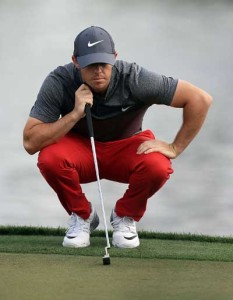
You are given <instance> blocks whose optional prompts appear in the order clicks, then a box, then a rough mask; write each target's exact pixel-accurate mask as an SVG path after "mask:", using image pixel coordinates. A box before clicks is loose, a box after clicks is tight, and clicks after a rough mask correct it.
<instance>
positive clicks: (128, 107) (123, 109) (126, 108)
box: [121, 105, 133, 112]
mask: <svg viewBox="0 0 233 300" xmlns="http://www.w3.org/2000/svg"><path fill="white" fill-rule="evenodd" d="M131 107H133V105H130V106H127V107H122V108H121V110H122V111H123V112H124V111H127V110H128V109H130V108H131Z"/></svg>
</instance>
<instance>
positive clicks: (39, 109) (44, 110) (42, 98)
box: [29, 74, 63, 123]
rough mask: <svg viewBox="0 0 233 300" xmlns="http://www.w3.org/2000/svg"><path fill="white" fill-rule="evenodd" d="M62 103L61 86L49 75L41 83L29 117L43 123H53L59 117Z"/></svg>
mask: <svg viewBox="0 0 233 300" xmlns="http://www.w3.org/2000/svg"><path fill="white" fill-rule="evenodd" d="M62 102H63V88H62V84H61V83H60V82H59V80H58V79H57V78H55V77H54V76H53V75H51V74H50V75H48V76H47V78H46V79H45V81H44V82H43V84H42V86H41V88H40V91H39V93H38V96H37V99H36V102H35V104H34V105H33V107H32V109H31V111H30V114H29V115H30V117H33V118H36V119H39V120H41V121H42V122H44V123H51V122H55V121H57V120H58V119H59V117H60V114H61V107H62Z"/></svg>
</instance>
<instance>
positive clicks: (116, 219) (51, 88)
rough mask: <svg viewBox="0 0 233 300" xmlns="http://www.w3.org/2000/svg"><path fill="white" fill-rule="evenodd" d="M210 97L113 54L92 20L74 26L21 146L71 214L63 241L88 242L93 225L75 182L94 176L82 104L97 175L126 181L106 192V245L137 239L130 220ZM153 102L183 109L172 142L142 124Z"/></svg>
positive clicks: (162, 178) (190, 135)
mask: <svg viewBox="0 0 233 300" xmlns="http://www.w3.org/2000/svg"><path fill="white" fill-rule="evenodd" d="M211 102H212V98H211V96H210V95H209V94H207V93H206V92H205V91H203V90H202V89H200V88H198V87H196V86H194V85H193V84H191V83H189V82H187V81H184V80H180V79H179V80H178V79H174V78H172V77H167V76H164V75H160V74H157V73H154V72H151V71H149V70H147V69H145V68H143V67H141V66H139V65H137V64H136V63H129V62H125V61H121V60H117V52H116V50H115V46H114V42H113V39H112V37H111V35H110V34H109V33H108V32H107V31H106V30H104V29H103V28H100V27H97V26H91V27H89V28H86V29H85V30H83V31H82V32H81V33H79V34H78V36H77V37H76V39H75V41H74V52H73V55H72V62H71V63H68V64H66V65H64V66H60V67H58V68H56V69H55V70H54V71H52V72H51V73H50V74H49V75H48V76H47V77H46V79H45V80H44V82H43V84H42V86H41V88H40V91H39V93H38V96H37V99H36V101H35V104H34V106H33V107H32V109H31V111H30V115H29V118H28V120H27V122H26V125H25V128H24V133H23V138H24V147H25V149H26V151H27V152H28V153H29V154H35V153H37V152H39V156H38V167H39V169H40V172H41V174H42V175H43V177H44V178H45V180H46V181H47V183H48V184H49V185H50V186H51V187H52V189H53V190H54V191H55V192H56V194H57V196H58V198H59V200H60V202H61V204H62V205H63V207H64V209H65V210H66V211H67V213H68V214H69V215H70V220H69V223H68V224H69V227H68V229H67V232H66V235H65V237H64V240H63V246H64V247H86V246H89V245H90V233H91V232H92V231H93V230H94V229H95V228H96V227H97V226H98V224H99V218H98V215H97V212H96V210H95V208H94V206H93V204H91V202H90V201H89V200H88V199H87V198H86V196H85V194H84V193H83V191H82V187H81V184H85V183H89V182H93V181H96V173H95V166H94V161H93V155H92V148H91V143H90V139H89V135H88V129H87V122H86V117H85V106H86V104H89V105H90V107H91V114H92V119H93V127H94V136H95V147H96V153H97V160H98V165H99V176H100V179H107V180H111V181H116V182H120V183H127V184H128V188H127V190H126V191H125V193H124V195H122V197H121V198H120V199H112V200H113V201H114V204H113V210H112V213H111V216H110V221H111V224H112V226H113V238H112V244H113V245H114V246H115V247H120V248H134V247H137V246H139V243H140V241H139V238H138V234H137V230H136V222H138V221H140V219H141V218H142V217H143V215H144V213H145V211H146V206H147V201H148V199H149V198H150V197H152V196H153V195H154V194H155V193H156V192H157V191H158V190H159V189H160V188H161V187H162V186H163V185H164V184H165V183H166V181H167V180H168V179H169V177H170V174H172V173H173V169H172V166H171V161H170V159H175V158H176V157H177V156H178V155H180V154H181V153H182V152H183V151H184V150H185V148H186V147H187V146H188V145H189V144H190V142H191V141H192V140H193V139H194V137H195V136H196V135H197V133H198V132H199V130H200V128H201V127H202V124H203V122H204V120H205V118H206V115H207V111H208V109H209V106H210V104H211ZM153 105H167V106H171V107H174V108H181V109H183V121H182V124H181V127H180V129H179V131H178V132H177V134H176V136H175V137H174V140H173V141H171V142H167V141H162V140H158V139H157V138H156V137H155V136H154V134H153V133H152V132H151V131H150V130H143V129H142V121H143V117H144V115H145V113H146V111H147V110H148V109H149V108H150V107H152V106H153ZM157 109H159V107H157ZM167 121H168V122H169V120H167ZM154 122H156V119H155V120H154ZM113 196H114V195H113Z"/></svg>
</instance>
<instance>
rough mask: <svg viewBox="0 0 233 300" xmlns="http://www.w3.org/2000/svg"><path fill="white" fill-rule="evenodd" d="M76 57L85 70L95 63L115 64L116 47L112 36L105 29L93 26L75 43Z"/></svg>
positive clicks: (83, 32) (85, 30)
mask: <svg viewBox="0 0 233 300" xmlns="http://www.w3.org/2000/svg"><path fill="white" fill-rule="evenodd" d="M74 56H75V57H76V58H77V61H78V63H79V65H80V68H81V69H82V68H85V67H87V66H88V65H91V64H95V63H106V64H110V65H114V63H115V45H114V42H113V39H112V37H111V35H110V34H109V33H108V32H107V31H106V30H105V29H103V28H101V27H97V26H91V27H88V28H86V29H84V30H83V31H82V32H80V33H79V35H78V36H77V37H76V39H75V41H74Z"/></svg>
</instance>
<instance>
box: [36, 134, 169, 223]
mask: <svg viewBox="0 0 233 300" xmlns="http://www.w3.org/2000/svg"><path fill="white" fill-rule="evenodd" d="M148 139H154V135H153V133H152V132H151V131H150V130H146V131H143V132H141V133H139V134H136V135H134V136H132V137H130V138H127V139H123V140H118V141H113V142H104V143H102V142H97V141H95V146H96V153H97V160H98V167H99V173H100V174H99V175H100V178H101V179H108V180H112V181H117V182H122V183H129V186H128V189H127V190H126V192H125V194H124V195H123V197H122V198H120V199H119V200H118V201H117V202H116V206H115V211H116V213H117V215H118V216H120V217H123V216H128V217H132V218H133V219H134V220H135V221H139V220H140V219H141V217H142V216H143V214H144V213H145V210H146V205H147V200H148V198H150V197H151V196H152V195H153V194H154V193H155V192H157V191H158V190H159V189H160V188H161V187H162V186H163V184H164V183H165V182H166V181H167V179H169V177H170V174H171V173H173V170H172V168H171V162H170V160H169V159H168V158H167V157H165V156H164V155H163V154H161V153H156V152H153V153H150V154H140V155H139V154H136V151H137V148H138V146H139V145H140V144H141V143H142V142H144V141H146V140H148ZM38 167H39V169H40V171H41V173H42V175H43V176H44V178H45V179H46V181H47V182H48V184H49V185H50V186H51V187H52V188H53V189H54V191H55V192H56V193H57V195H58V198H59V200H60V202H61V204H62V205H63V207H64V208H65V209H66V211H67V212H68V214H71V212H75V213H76V214H78V215H79V216H81V217H82V218H83V219H87V218H88V217H89V215H90V206H89V203H88V200H87V198H86V196H85V194H84V193H83V192H82V188H81V185H80V184H82V183H88V182H93V181H96V174H95V168H94V161H93V156H92V150H91V143H90V140H89V139H88V138H84V137H81V136H77V135H76V134H73V133H69V134H67V135H66V136H65V137H64V138H62V139H60V140H59V141H58V142H57V143H56V144H52V145H49V146H47V147H45V148H44V149H43V150H41V152H40V154H39V157H38Z"/></svg>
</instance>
